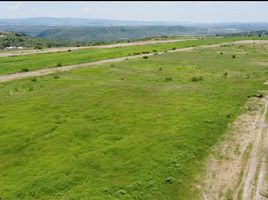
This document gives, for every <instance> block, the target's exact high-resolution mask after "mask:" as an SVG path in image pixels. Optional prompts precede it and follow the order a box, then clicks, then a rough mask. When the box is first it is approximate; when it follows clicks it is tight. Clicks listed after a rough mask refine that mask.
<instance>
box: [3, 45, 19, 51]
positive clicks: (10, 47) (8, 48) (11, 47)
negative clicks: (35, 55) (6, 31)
mask: <svg viewBox="0 0 268 200" xmlns="http://www.w3.org/2000/svg"><path fill="white" fill-rule="evenodd" d="M16 49H23V47H16V46H9V47H6V48H5V50H16Z"/></svg>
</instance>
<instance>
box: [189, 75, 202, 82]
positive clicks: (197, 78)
mask: <svg viewBox="0 0 268 200" xmlns="http://www.w3.org/2000/svg"><path fill="white" fill-rule="evenodd" d="M203 80H204V79H203V77H202V76H198V77H196V76H194V77H192V79H191V81H192V82H196V81H203Z"/></svg>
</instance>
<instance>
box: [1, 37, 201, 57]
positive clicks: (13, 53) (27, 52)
mask: <svg viewBox="0 0 268 200" xmlns="http://www.w3.org/2000/svg"><path fill="white" fill-rule="evenodd" d="M187 40H196V39H195V38H191V39H177V40H147V41H137V42H130V43H119V44H110V45H98V46H82V47H59V48H49V49H40V50H38V49H32V50H21V51H2V52H0V57H9V56H21V55H31V54H42V53H53V52H54V53H55V52H62V51H68V50H72V51H74V50H79V49H104V48H114V47H126V46H142V45H148V44H162V43H171V42H182V41H187Z"/></svg>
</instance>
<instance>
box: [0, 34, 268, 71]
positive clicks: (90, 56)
mask: <svg viewBox="0 0 268 200" xmlns="http://www.w3.org/2000/svg"><path fill="white" fill-rule="evenodd" d="M255 38H256V39H259V38H258V37H229V38H208V39H203V40H192V41H181V42H174V43H166V44H155V45H144V46H130V47H116V48H110V49H83V50H77V51H72V52H68V51H66V52H60V53H47V54H36V55H25V56H13V57H3V58H1V59H0V74H9V73H15V72H21V71H28V70H29V71H30V70H36V69H41V68H46V67H57V66H64V65H69V64H79V63H85V62H91V61H98V60H103V59H108V58H117V57H123V56H128V55H130V54H135V53H142V52H153V50H157V51H165V50H171V49H172V48H174V47H175V48H184V47H190V46H192V45H194V46H200V45H208V44H217V43H222V42H230V41H236V40H243V39H255ZM261 39H266V38H265V37H262V38H261Z"/></svg>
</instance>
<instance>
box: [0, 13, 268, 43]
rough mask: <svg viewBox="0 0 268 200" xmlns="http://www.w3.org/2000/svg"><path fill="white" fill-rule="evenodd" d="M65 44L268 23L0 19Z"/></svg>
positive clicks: (8, 27)
mask: <svg viewBox="0 0 268 200" xmlns="http://www.w3.org/2000/svg"><path fill="white" fill-rule="evenodd" d="M1 30H2V31H14V32H18V33H24V34H27V35H30V36H32V37H39V38H47V39H54V40H61V41H66V42H80V43H92V42H112V41H121V40H135V39H140V38H145V37H159V36H163V35H166V36H177V35H198V36H200V35H210V36H213V35H222V34H237V33H245V32H250V31H260V30H268V23H265V22H259V23H239V22H236V23H190V22H188V23H187V22H160V21H159V22H150V21H147V22H142V21H124V20H109V19H79V18H47V17H44V18H27V19H0V31H1Z"/></svg>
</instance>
